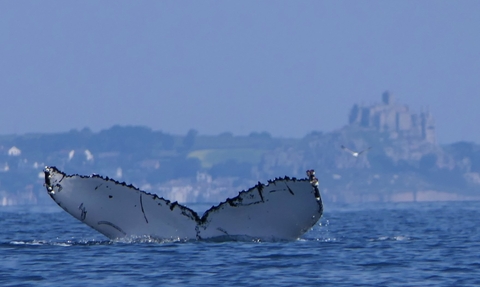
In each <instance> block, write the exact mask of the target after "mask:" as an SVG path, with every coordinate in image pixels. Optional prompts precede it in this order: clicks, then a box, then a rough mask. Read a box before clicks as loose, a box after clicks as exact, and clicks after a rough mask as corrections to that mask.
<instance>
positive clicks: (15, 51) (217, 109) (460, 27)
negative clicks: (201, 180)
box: [0, 0, 480, 143]
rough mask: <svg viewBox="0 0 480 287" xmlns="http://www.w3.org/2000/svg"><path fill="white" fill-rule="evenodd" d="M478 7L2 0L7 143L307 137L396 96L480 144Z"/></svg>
mask: <svg viewBox="0 0 480 287" xmlns="http://www.w3.org/2000/svg"><path fill="white" fill-rule="evenodd" d="M479 31H480V1H437V0H435V1H425V0H424V1H405V0H402V1H383V0H382V1H243V0H242V1H190V2H188V1H17V0H16V1H0V95H1V103H0V123H1V124H0V134H11V133H26V132H62V131H68V130H70V129H73V128H77V129H81V128H83V127H90V128H91V129H92V130H94V131H99V130H101V129H105V128H109V127H111V126H112V125H114V124H121V125H144V126H148V127H151V128H153V129H154V130H162V131H165V132H169V133H175V134H185V133H186V132H187V131H188V130H189V129H190V128H194V129H197V130H198V131H199V133H200V134H219V133H221V132H225V131H231V132H233V133H234V134H249V133H250V132H252V131H258V132H261V131H268V132H270V133H271V134H272V135H274V136H287V137H303V136H304V135H305V134H307V133H309V132H311V131H313V130H320V131H331V130H334V129H337V128H340V127H342V126H344V125H345V124H347V118H348V113H349V111H350V108H351V107H352V105H353V104H354V103H365V104H370V103H374V102H379V101H380V97H381V94H382V92H384V91H385V90H390V91H391V92H392V93H393V94H394V95H395V97H396V99H397V101H398V102H400V103H403V104H407V105H409V106H410V109H411V110H413V111H417V112H419V111H420V110H421V109H422V107H423V108H424V109H426V108H427V107H428V109H429V110H430V112H431V113H432V114H433V116H434V117H435V119H436V123H437V138H438V140H439V142H440V143H451V142H455V141H460V140H467V141H475V142H477V143H480V132H478V129H477V124H479V123H480V113H479V111H478V110H479V108H480V32H479Z"/></svg>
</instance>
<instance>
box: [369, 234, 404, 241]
mask: <svg viewBox="0 0 480 287" xmlns="http://www.w3.org/2000/svg"><path fill="white" fill-rule="evenodd" d="M411 239H412V238H410V237H408V236H402V235H400V236H380V237H378V238H374V239H370V241H408V240H411Z"/></svg>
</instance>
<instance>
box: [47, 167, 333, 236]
mask: <svg viewBox="0 0 480 287" xmlns="http://www.w3.org/2000/svg"><path fill="white" fill-rule="evenodd" d="M44 172H45V186H46V188H47V191H48V193H49V195H50V196H51V198H52V199H53V200H54V201H55V202H56V203H57V204H58V205H59V206H60V207H62V208H63V209H64V210H65V211H66V212H68V213H70V214H71V215H72V216H74V217H75V218H77V219H78V220H80V221H82V222H83V223H85V224H87V225H89V226H90V227H92V228H93V229H95V230H97V231H98V232H100V233H102V234H104V235H105V236H107V237H109V238H111V239H119V238H128V237H139V236H148V237H152V238H158V239H167V240H199V239H216V238H226V239H236V238H252V239H260V240H295V239H297V238H299V237H300V236H301V235H302V234H304V233H305V232H307V231H308V230H309V229H310V228H312V226H313V225H315V223H316V222H317V221H318V220H319V219H320V217H321V216H322V213H323V205H322V201H321V198H320V194H319V192H318V187H317V185H318V184H317V180H316V178H315V177H314V175H313V171H309V172H312V174H311V175H310V174H309V176H310V178H309V179H301V180H297V179H289V178H283V179H276V180H274V181H270V182H269V183H268V184H267V185H263V184H260V183H259V184H258V185H256V186H255V187H253V188H251V189H249V190H248V191H242V192H240V193H239V195H238V196H237V197H235V198H232V199H227V200H226V201H225V202H222V203H221V204H219V205H217V206H214V207H212V208H210V209H209V210H208V211H206V212H205V213H204V214H203V215H202V216H201V217H200V216H198V215H197V213H196V212H195V211H193V210H191V209H190V208H188V207H185V206H182V205H180V204H178V203H177V202H170V201H169V200H166V199H163V198H160V197H158V196H157V195H155V194H150V193H146V192H144V191H141V190H139V189H137V188H135V187H134V186H132V185H126V184H125V183H120V182H117V181H115V180H113V179H109V178H103V177H101V176H98V175H92V176H80V175H66V174H65V173H63V172H61V171H59V170H58V169H57V168H55V167H46V168H45V170H44Z"/></svg>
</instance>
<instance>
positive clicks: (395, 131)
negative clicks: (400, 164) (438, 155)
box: [349, 91, 435, 143]
mask: <svg viewBox="0 0 480 287" xmlns="http://www.w3.org/2000/svg"><path fill="white" fill-rule="evenodd" d="M349 124H350V125H354V126H359V127H364V128H374V129H375V130H377V131H380V132H389V133H390V137H391V138H398V137H402V138H409V139H419V140H425V141H427V142H429V143H435V121H434V119H433V117H432V115H431V114H430V112H428V111H426V112H421V113H420V114H415V113H412V112H410V111H409V108H408V106H406V105H400V104H397V103H395V98H394V96H393V95H392V94H391V93H390V92H388V91H386V92H384V93H383V94H382V103H380V104H374V105H372V106H368V107H365V106H360V105H358V104H355V105H354V106H353V107H352V110H351V111H350V115H349Z"/></svg>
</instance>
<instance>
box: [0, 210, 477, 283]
mask: <svg viewBox="0 0 480 287" xmlns="http://www.w3.org/2000/svg"><path fill="white" fill-rule="evenodd" d="M189 206H190V207H192V208H193V209H195V210H202V209H206V208H207V207H209V206H202V205H189ZM0 228H1V231H0V286H269V285H270V286H480V202H448V203H404V204H374V205H348V206H339V205H328V204H326V205H325V213H324V216H323V218H322V219H321V220H320V221H319V223H318V224H317V225H316V226H315V227H314V228H313V229H312V230H311V231H309V232H308V233H307V234H305V235H304V236H303V237H302V238H301V239H299V240H297V241H294V242H252V241H248V242H232V241H230V242H155V241H152V240H148V239H138V240H134V241H110V240H108V239H107V238H106V237H104V236H103V235H101V234H99V233H97V232H96V231H94V230H93V229H90V228H89V227H88V226H86V225H84V224H82V223H81V222H79V221H77V220H76V219H74V218H73V217H71V216H70V215H69V214H67V213H66V212H64V211H63V210H61V209H60V208H59V207H57V206H54V205H51V206H40V207H39V206H35V207H0Z"/></svg>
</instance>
